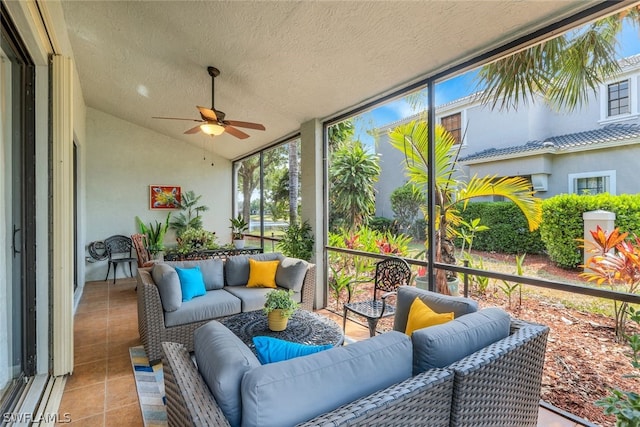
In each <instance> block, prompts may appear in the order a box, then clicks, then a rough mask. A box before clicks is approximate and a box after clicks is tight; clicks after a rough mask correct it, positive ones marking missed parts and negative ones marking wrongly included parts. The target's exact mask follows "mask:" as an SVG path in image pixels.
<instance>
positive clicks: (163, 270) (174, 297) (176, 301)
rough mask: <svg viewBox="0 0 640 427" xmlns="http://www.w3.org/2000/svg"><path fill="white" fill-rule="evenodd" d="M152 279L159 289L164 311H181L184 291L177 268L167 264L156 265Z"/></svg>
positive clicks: (152, 272) (152, 270)
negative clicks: (181, 287)
mask: <svg viewBox="0 0 640 427" xmlns="http://www.w3.org/2000/svg"><path fill="white" fill-rule="evenodd" d="M151 277H153V281H154V282H155V284H156V287H157V288H158V293H159V294H160V302H162V309H163V310H164V311H176V310H177V309H179V308H180V306H181V305H182V290H181V289H180V279H179V278H178V273H177V272H176V270H175V268H173V267H171V266H170V265H167V264H162V263H160V264H155V265H154V266H153V268H152V269H151Z"/></svg>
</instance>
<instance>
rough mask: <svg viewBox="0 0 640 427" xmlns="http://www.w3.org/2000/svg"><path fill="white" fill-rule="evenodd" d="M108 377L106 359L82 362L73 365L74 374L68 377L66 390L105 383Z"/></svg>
mask: <svg viewBox="0 0 640 427" xmlns="http://www.w3.org/2000/svg"><path fill="white" fill-rule="evenodd" d="M106 378H107V364H106V361H98V362H88V363H80V364H78V365H75V366H74V367H73V374H72V375H69V377H68V378H67V384H66V386H65V390H73V389H76V388H82V387H86V386H88V385H94V384H103V385H104V382H105V380H106Z"/></svg>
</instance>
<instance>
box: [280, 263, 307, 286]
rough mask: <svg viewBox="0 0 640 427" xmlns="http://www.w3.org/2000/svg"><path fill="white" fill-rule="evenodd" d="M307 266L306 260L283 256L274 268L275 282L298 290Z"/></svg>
mask: <svg viewBox="0 0 640 427" xmlns="http://www.w3.org/2000/svg"><path fill="white" fill-rule="evenodd" d="M307 268H309V263H307V262H306V261H303V260H301V259H298V258H284V259H283V260H282V261H280V264H279V265H278V269H277V270H276V284H277V285H278V286H280V287H283V288H287V289H293V290H294V291H295V292H300V291H301V290H302V283H303V282H304V276H305V275H306V274H307Z"/></svg>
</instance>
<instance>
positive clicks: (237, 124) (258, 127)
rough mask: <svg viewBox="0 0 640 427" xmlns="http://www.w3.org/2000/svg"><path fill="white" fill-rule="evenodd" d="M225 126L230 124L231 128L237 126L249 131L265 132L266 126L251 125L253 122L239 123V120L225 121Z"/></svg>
mask: <svg viewBox="0 0 640 427" xmlns="http://www.w3.org/2000/svg"><path fill="white" fill-rule="evenodd" d="M224 123H225V124H229V125H231V126H237V127H240V128H249V129H256V130H265V127H264V125H261V124H260V123H251V122H239V121H237V120H225V121H224Z"/></svg>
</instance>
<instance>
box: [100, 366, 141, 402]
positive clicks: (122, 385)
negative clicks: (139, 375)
mask: <svg viewBox="0 0 640 427" xmlns="http://www.w3.org/2000/svg"><path fill="white" fill-rule="evenodd" d="M132 403H135V404H137V403H138V393H137V392H136V383H135V380H134V378H133V375H129V376H126V377H120V378H116V379H113V380H109V381H107V394H106V401H105V407H106V408H107V409H109V410H111V409H113V408H118V407H120V406H125V405H130V404H132Z"/></svg>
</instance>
